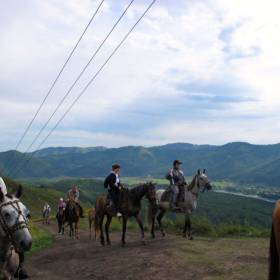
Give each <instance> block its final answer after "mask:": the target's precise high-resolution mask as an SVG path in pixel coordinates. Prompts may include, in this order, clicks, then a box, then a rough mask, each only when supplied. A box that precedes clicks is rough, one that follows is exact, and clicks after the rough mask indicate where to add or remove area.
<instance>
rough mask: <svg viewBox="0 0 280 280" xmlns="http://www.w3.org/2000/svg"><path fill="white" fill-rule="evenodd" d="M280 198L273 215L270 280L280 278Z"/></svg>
mask: <svg viewBox="0 0 280 280" xmlns="http://www.w3.org/2000/svg"><path fill="white" fill-rule="evenodd" d="M279 254H280V200H278V201H277V202H276V205H275V209H274V212H273V217H272V228H271V237H270V250H269V275H268V279H269V280H279V279H280V259H279Z"/></svg>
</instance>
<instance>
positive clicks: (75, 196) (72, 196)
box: [67, 185, 84, 218]
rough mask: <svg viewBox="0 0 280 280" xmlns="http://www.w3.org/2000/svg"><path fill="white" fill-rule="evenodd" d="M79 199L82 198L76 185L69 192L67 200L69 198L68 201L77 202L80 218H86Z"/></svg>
mask: <svg viewBox="0 0 280 280" xmlns="http://www.w3.org/2000/svg"><path fill="white" fill-rule="evenodd" d="M79 197H80V193H79V190H78V187H77V186H76V185H74V186H73V187H72V188H71V190H69V191H68V195H67V198H68V200H74V201H75V202H76V204H77V205H78V206H79V208H80V217H81V218H84V210H83V207H82V206H81V205H80V203H79Z"/></svg>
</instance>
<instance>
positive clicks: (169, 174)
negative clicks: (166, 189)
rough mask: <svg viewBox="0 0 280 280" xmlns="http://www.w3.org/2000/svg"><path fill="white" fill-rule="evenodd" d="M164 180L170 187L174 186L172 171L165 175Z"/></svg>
mask: <svg viewBox="0 0 280 280" xmlns="http://www.w3.org/2000/svg"><path fill="white" fill-rule="evenodd" d="M165 178H166V179H167V180H168V181H169V182H170V185H174V178H173V172H172V169H171V170H170V171H169V172H168V173H167V174H166V176H165Z"/></svg>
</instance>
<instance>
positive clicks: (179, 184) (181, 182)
mask: <svg viewBox="0 0 280 280" xmlns="http://www.w3.org/2000/svg"><path fill="white" fill-rule="evenodd" d="M181 164H182V162H181V161H179V160H177V159H176V160H174V161H173V168H172V169H171V170H170V171H169V173H168V174H167V175H166V179H167V180H169V182H170V188H171V191H172V202H171V207H172V208H173V209H178V195H179V192H180V190H181V189H182V188H183V187H184V186H185V185H186V184H187V182H186V179H185V176H184V173H183V171H182V170H181Z"/></svg>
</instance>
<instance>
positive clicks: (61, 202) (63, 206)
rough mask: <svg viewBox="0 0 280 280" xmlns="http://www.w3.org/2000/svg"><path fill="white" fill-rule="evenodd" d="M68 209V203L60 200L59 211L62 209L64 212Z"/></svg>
mask: <svg viewBox="0 0 280 280" xmlns="http://www.w3.org/2000/svg"><path fill="white" fill-rule="evenodd" d="M65 208H66V203H65V202H64V199H63V198H60V199H59V202H58V211H59V210H60V209H63V211H64V210H65Z"/></svg>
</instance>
